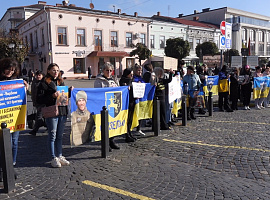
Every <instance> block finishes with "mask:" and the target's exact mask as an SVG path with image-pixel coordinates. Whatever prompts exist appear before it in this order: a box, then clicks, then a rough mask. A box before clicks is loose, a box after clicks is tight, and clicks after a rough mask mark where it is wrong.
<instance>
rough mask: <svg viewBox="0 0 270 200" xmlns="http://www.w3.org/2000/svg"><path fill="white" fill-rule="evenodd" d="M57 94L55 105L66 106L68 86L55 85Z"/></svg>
mask: <svg viewBox="0 0 270 200" xmlns="http://www.w3.org/2000/svg"><path fill="white" fill-rule="evenodd" d="M57 91H59V96H58V97H57V99H56V105H58V106H68V86H57Z"/></svg>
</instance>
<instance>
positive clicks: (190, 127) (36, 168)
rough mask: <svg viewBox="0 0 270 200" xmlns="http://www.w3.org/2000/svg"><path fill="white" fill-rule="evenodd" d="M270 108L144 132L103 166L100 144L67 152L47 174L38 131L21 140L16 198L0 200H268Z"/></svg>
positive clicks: (216, 114) (2, 195)
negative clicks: (65, 163)
mask: <svg viewBox="0 0 270 200" xmlns="http://www.w3.org/2000/svg"><path fill="white" fill-rule="evenodd" d="M269 111H270V108H266V109H263V110H255V109H251V110H250V111H246V110H243V108H240V110H238V111H236V112H233V113H227V112H218V111H216V110H215V112H214V113H213V116H212V117H208V116H207V115H198V118H197V120H192V121H188V124H187V126H185V127H183V126H173V129H172V130H171V131H161V134H160V135H159V136H157V137H155V136H154V134H153V132H151V130H149V128H146V127H145V128H144V131H145V132H146V136H143V137H140V139H138V140H137V141H136V142H134V143H125V141H124V138H123V137H118V141H117V142H118V143H119V145H120V147H121V149H120V150H114V151H113V152H111V153H110V156H109V157H108V158H107V159H103V158H101V147H100V142H95V143H87V144H85V145H81V146H78V147H74V148H70V145H69V133H70V121H68V122H67V124H66V127H65V134H64V142H63V143H64V145H63V154H64V156H65V157H66V158H67V159H68V160H69V161H70V162H71V165H70V166H64V167H62V168H57V169H55V168H51V167H50V163H49V161H50V158H49V156H48V153H47V152H48V151H47V135H46V133H45V132H44V129H43V130H41V131H40V132H39V133H38V135H37V136H36V137H34V136H32V135H30V134H28V132H29V130H26V131H24V132H22V134H21V135H20V138H19V151H18V162H17V166H16V171H17V172H18V173H19V177H18V179H17V180H16V191H15V192H13V193H10V194H5V193H0V199H27V200H30V199H61V200H62V199H94V200H98V199H100V200H101V199H113V200H115V199H166V200H167V199H168V200H170V199H199V200H201V199H252V200H253V199H254V200H255V199H270V165H269V156H270V144H269V143H270V134H269V132H270V131H269V129H270V124H269V122H268V117H269Z"/></svg>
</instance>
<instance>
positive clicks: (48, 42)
mask: <svg viewBox="0 0 270 200" xmlns="http://www.w3.org/2000/svg"><path fill="white" fill-rule="evenodd" d="M149 22H150V19H148V18H143V17H138V14H137V13H136V12H135V13H134V15H126V14H124V13H121V10H118V11H117V12H116V13H114V12H109V11H107V12H106V11H98V10H92V9H85V8H79V7H76V6H75V5H74V4H70V5H62V4H56V6H49V5H48V6H47V5H44V6H43V9H41V10H39V11H38V12H36V13H35V14H34V15H32V16H31V17H30V18H28V19H27V20H25V21H24V22H22V23H21V24H20V25H19V26H18V27H17V28H18V31H19V34H20V35H21V36H22V37H23V38H24V40H25V42H26V43H27V44H29V46H30V53H29V55H28V57H27V58H26V61H25V66H26V67H28V68H32V69H34V70H35V69H41V70H43V71H45V70H46V67H47V66H48V64H49V63H51V62H54V63H57V64H58V65H59V66H60V68H61V70H63V71H64V73H65V75H64V76H65V77H86V76H87V72H88V68H89V67H91V73H92V75H93V76H96V75H97V74H98V73H99V72H100V69H101V67H102V66H103V64H104V63H105V62H111V63H112V64H113V66H114V73H115V75H121V74H122V71H123V70H124V69H125V68H126V67H131V66H133V65H134V64H135V63H136V62H138V61H137V60H136V58H135V57H130V56H129V53H130V52H131V51H132V50H133V49H134V45H136V44H137V43H139V42H140V43H143V44H145V45H148V35H147V33H148V24H149Z"/></svg>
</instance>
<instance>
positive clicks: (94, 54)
mask: <svg viewBox="0 0 270 200" xmlns="http://www.w3.org/2000/svg"><path fill="white" fill-rule="evenodd" d="M126 56H129V53H127V52H125V51H92V52H91V53H90V54H89V55H88V56H87V57H126Z"/></svg>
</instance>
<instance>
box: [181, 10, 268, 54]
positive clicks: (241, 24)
mask: <svg viewBox="0 0 270 200" xmlns="http://www.w3.org/2000/svg"><path fill="white" fill-rule="evenodd" d="M181 18H182V19H188V20H197V21H203V22H209V23H213V24H216V25H219V24H220V23H221V21H226V22H228V23H231V24H232V49H237V50H238V51H239V52H241V49H242V48H249V49H250V55H256V56H259V57H265V58H270V17H268V16H263V15H260V14H255V13H251V12H246V11H243V10H238V9H234V8H229V7H223V8H219V9H214V10H210V9H209V8H206V9H203V10H202V12H198V11H196V10H195V11H194V13H193V14H191V15H186V16H181Z"/></svg>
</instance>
